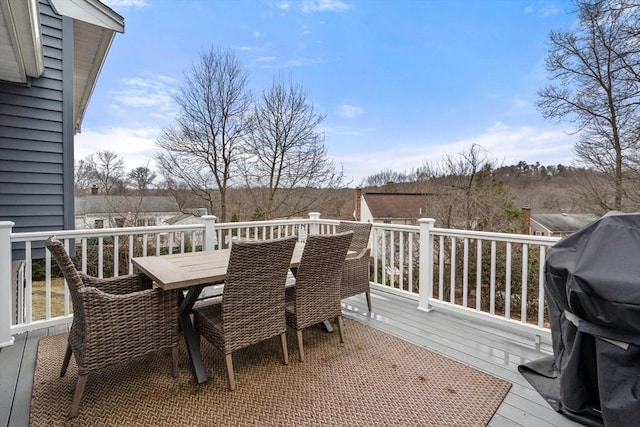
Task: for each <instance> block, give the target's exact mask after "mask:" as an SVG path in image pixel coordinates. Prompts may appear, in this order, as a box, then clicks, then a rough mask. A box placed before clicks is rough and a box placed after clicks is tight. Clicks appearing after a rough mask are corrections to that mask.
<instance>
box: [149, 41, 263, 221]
mask: <svg viewBox="0 0 640 427" xmlns="http://www.w3.org/2000/svg"><path fill="white" fill-rule="evenodd" d="M174 99H175V101H176V103H177V104H178V106H179V108H180V112H179V114H178V118H177V124H176V126H175V127H172V128H169V129H165V130H163V132H162V135H161V136H160V137H159V138H158V140H157V141H156V145H157V146H158V147H159V148H160V149H161V151H160V153H159V154H158V155H157V160H158V163H159V165H160V169H161V172H162V174H163V175H164V177H165V179H166V181H167V182H168V183H172V182H174V183H181V184H184V185H186V186H187V187H188V188H189V189H191V190H192V191H193V192H194V194H196V195H197V196H198V197H199V198H200V199H201V200H202V201H204V202H205V203H207V205H208V208H209V211H210V212H219V214H220V220H221V221H226V216H227V213H226V211H227V201H226V192H227V189H228V188H229V187H230V186H231V185H232V175H233V174H232V168H233V166H234V162H235V160H236V157H237V155H238V150H239V148H240V144H241V143H242V140H243V138H244V134H245V132H246V126H245V123H244V118H245V114H246V113H247V112H248V111H249V108H250V105H251V97H250V93H249V92H248V89H247V77H246V74H245V72H244V71H243V69H242V67H241V65H240V62H239V60H238V59H237V57H236V56H235V55H234V54H233V53H232V52H230V51H223V50H215V49H211V50H209V51H208V52H202V53H201V54H200V57H199V60H198V61H197V62H196V63H195V64H194V65H193V66H192V68H191V69H190V70H189V71H188V72H187V73H186V75H185V82H184V85H183V86H182V87H181V88H180V92H179V94H178V95H177V96H176V97H175V98H174Z"/></svg>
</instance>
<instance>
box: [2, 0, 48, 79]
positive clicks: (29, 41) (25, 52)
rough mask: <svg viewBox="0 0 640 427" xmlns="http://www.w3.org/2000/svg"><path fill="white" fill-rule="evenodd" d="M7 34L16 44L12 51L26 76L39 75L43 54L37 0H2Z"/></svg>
mask: <svg viewBox="0 0 640 427" xmlns="http://www.w3.org/2000/svg"><path fill="white" fill-rule="evenodd" d="M2 3H3V4H2V10H3V11H4V13H5V15H7V12H8V15H7V26H8V27H9V28H8V29H9V34H10V35H11V36H12V37H11V38H12V39H13V40H14V43H15V44H16V46H14V51H15V52H16V55H17V57H18V62H19V65H20V66H21V68H23V72H24V81H23V83H24V82H26V77H27V76H28V77H40V76H41V75H42V73H43V72H44V54H43V50H42V35H41V33H40V10H39V8H38V0H3V1H2Z"/></svg>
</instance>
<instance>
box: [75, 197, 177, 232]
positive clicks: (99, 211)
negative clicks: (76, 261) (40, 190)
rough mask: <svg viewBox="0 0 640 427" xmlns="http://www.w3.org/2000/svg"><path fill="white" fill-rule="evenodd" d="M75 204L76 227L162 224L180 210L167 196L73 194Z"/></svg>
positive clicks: (174, 201) (173, 199) (172, 199)
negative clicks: (74, 195)
mask: <svg viewBox="0 0 640 427" xmlns="http://www.w3.org/2000/svg"><path fill="white" fill-rule="evenodd" d="M75 207H76V212H75V225H76V229H86V228H112V227H124V226H128V227H141V226H150V225H163V224H167V220H169V219H170V218H173V217H175V216H176V215H180V214H181V212H180V209H179V208H178V203H177V202H176V200H175V198H173V197H171V196H107V195H86V196H76V197H75Z"/></svg>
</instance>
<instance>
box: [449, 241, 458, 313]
mask: <svg viewBox="0 0 640 427" xmlns="http://www.w3.org/2000/svg"><path fill="white" fill-rule="evenodd" d="M450 267H451V268H450V273H449V274H450V276H449V302H450V303H451V304H455V303H456V238H455V237H452V238H451V266H450Z"/></svg>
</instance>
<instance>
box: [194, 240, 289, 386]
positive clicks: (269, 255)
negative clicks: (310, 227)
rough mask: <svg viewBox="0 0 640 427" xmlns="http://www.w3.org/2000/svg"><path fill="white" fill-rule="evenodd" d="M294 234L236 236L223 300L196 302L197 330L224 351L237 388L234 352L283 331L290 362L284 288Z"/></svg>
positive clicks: (230, 377) (286, 361)
mask: <svg viewBox="0 0 640 427" xmlns="http://www.w3.org/2000/svg"><path fill="white" fill-rule="evenodd" d="M296 240H297V238H296V237H295V236H292V237H285V238H280V239H271V240H262V241H255V240H254V241H234V242H233V245H232V246H231V255H230V257H229V264H228V267H227V274H226V278H225V281H224V290H223V293H222V301H221V302H220V303H218V304H210V305H204V306H201V307H197V308H196V309H195V312H194V327H195V330H196V332H198V333H199V334H201V335H202V336H204V337H205V338H206V339H207V340H208V341H209V342H211V344H213V346H214V347H216V348H218V349H219V350H220V351H222V352H223V353H224V355H225V365H226V368H227V376H228V380H229V389H230V390H235V388H236V382H235V375H234V372H233V359H232V353H233V352H235V351H237V350H240V349H242V348H245V347H249V346H251V345H253V344H257V343H259V342H261V341H264V340H266V339H269V338H273V337H275V336H277V335H280V342H281V345H282V356H283V360H284V364H285V365H288V364H289V353H288V350H287V335H286V332H287V324H286V320H285V314H284V310H285V309H284V293H285V283H286V281H287V273H288V272H289V266H290V265H291V256H292V255H293V249H294V247H295V244H296Z"/></svg>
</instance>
